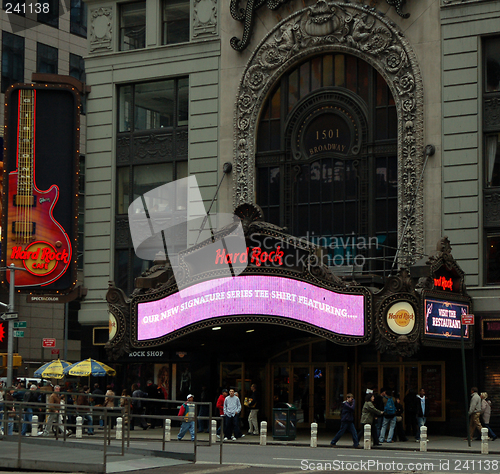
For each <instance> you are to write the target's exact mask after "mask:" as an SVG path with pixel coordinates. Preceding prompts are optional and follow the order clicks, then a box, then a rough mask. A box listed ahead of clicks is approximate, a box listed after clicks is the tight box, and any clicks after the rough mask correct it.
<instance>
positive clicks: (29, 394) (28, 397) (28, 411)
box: [21, 384, 38, 436]
mask: <svg viewBox="0 0 500 474" xmlns="http://www.w3.org/2000/svg"><path fill="white" fill-rule="evenodd" d="M36 389H37V386H36V385H35V384H32V385H31V386H30V389H29V390H26V392H24V397H23V402H24V407H23V408H24V415H23V420H24V423H23V427H22V430H21V435H22V436H30V435H31V421H32V420H33V405H31V404H32V403H37V402H38V393H36ZM28 431H29V432H28Z"/></svg>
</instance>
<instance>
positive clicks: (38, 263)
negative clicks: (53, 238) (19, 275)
mask: <svg viewBox="0 0 500 474" xmlns="http://www.w3.org/2000/svg"><path fill="white" fill-rule="evenodd" d="M25 253H26V258H24V259H23V265H24V268H26V270H28V271H29V272H30V273H32V274H33V275H39V276H44V275H48V274H49V273H50V272H52V271H53V270H54V269H55V268H56V265H57V262H58V260H56V255H57V252H56V249H55V248H54V246H52V245H51V244H49V243H48V242H43V241H37V242H33V243H32V244H30V245H28V246H27V247H26V251H25Z"/></svg>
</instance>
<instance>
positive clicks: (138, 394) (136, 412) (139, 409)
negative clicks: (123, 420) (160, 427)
mask: <svg viewBox="0 0 500 474" xmlns="http://www.w3.org/2000/svg"><path fill="white" fill-rule="evenodd" d="M147 396H148V394H147V393H146V392H143V391H142V390H141V389H140V388H139V385H138V384H136V383H134V384H132V400H131V402H132V419H131V420H130V429H131V430H133V429H134V425H135V421H136V419H137V421H138V422H139V424H140V425H141V428H142V429H143V430H147V429H148V428H149V426H150V425H148V424H147V423H146V420H145V419H144V416H143V415H144V408H143V407H144V400H141V398H146V397H147Z"/></svg>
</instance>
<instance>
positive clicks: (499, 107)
mask: <svg viewBox="0 0 500 474" xmlns="http://www.w3.org/2000/svg"><path fill="white" fill-rule="evenodd" d="M498 128H500V97H493V98H491V99H487V100H485V101H484V131H485V132H489V131H492V132H494V131H497V130H498Z"/></svg>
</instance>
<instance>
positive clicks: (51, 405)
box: [43, 385, 72, 436]
mask: <svg viewBox="0 0 500 474" xmlns="http://www.w3.org/2000/svg"><path fill="white" fill-rule="evenodd" d="M60 391H61V387H59V385H56V386H55V387H54V391H53V392H52V393H51V394H50V397H49V400H48V404H47V408H48V410H49V416H48V418H47V423H46V424H45V429H44V430H43V436H49V435H50V433H51V431H52V425H53V424H54V423H55V424H56V430H57V429H59V431H61V433H64V429H63V427H62V426H60V425H59V412H60V411H61V399H62V397H61V394H60ZM71 434H72V433H71V431H69V430H68V431H67V432H66V435H67V436H71Z"/></svg>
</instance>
